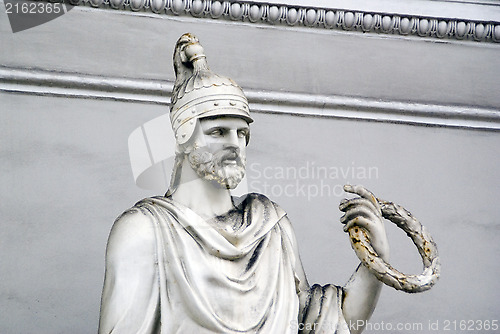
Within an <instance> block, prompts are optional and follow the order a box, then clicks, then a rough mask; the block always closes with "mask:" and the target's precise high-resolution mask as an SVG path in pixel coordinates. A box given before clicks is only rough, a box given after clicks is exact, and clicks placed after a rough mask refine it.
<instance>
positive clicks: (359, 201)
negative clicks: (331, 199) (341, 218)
mask: <svg viewBox="0 0 500 334" xmlns="http://www.w3.org/2000/svg"><path fill="white" fill-rule="evenodd" d="M357 206H366V207H368V208H370V209H371V210H373V212H375V213H376V214H378V213H379V212H378V210H377V207H375V205H373V203H372V202H371V201H369V200H367V199H366V198H353V199H345V200H342V201H341V202H340V204H339V210H340V211H343V212H346V211H347V210H350V209H352V208H355V207H357Z"/></svg>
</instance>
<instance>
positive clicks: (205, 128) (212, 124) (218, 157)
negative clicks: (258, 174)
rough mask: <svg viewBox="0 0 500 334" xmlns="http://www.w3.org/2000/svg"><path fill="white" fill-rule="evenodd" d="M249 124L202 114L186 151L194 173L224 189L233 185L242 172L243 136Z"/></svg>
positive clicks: (243, 155)
mask: <svg viewBox="0 0 500 334" xmlns="http://www.w3.org/2000/svg"><path fill="white" fill-rule="evenodd" d="M249 131H250V127H249V126H248V123H247V122H246V121H245V120H243V119H241V118H237V117H218V118H205V119H201V120H200V131H198V133H197V138H195V141H194V142H195V149H194V150H193V151H192V152H191V153H189V155H188V159H189V162H190V164H191V167H192V168H193V169H194V170H195V171H196V173H197V174H198V176H200V177H202V178H203V179H205V180H208V181H214V184H215V185H217V186H220V187H223V188H227V189H234V188H236V186H237V185H238V184H239V183H240V181H241V180H242V179H243V177H244V176H245V162H246V160H245V156H246V155H245V154H246V140H247V135H248V134H249Z"/></svg>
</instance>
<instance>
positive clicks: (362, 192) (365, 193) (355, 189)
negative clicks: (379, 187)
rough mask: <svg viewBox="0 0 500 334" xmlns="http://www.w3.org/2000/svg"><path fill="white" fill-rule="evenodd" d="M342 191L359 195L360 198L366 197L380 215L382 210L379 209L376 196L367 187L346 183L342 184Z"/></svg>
mask: <svg viewBox="0 0 500 334" xmlns="http://www.w3.org/2000/svg"><path fill="white" fill-rule="evenodd" d="M344 191H345V192H348V193H351V194H356V195H359V196H361V197H362V198H366V199H367V200H369V201H370V202H371V203H372V204H373V205H374V206H375V207H376V208H377V211H378V212H379V213H380V214H381V215H382V211H381V210H380V205H379V203H378V200H377V197H375V195H373V193H372V192H371V191H369V190H368V189H366V188H365V187H363V186H360V185H355V186H353V185H350V184H346V185H344Z"/></svg>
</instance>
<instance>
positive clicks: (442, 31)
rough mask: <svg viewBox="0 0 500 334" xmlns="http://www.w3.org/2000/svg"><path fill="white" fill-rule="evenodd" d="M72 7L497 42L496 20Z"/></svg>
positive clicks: (182, 0) (255, 8)
mask: <svg viewBox="0 0 500 334" xmlns="http://www.w3.org/2000/svg"><path fill="white" fill-rule="evenodd" d="M68 1H69V2H70V3H72V4H74V5H86V6H91V7H94V8H111V9H121V10H131V11H133V12H151V13H156V14H166V15H177V16H180V15H187V16H193V17H195V18H209V19H221V20H230V21H234V22H238V21H239V22H248V23H256V24H257V23H259V24H267V25H284V26H293V27H310V28H316V29H326V30H344V31H356V32H361V33H376V34H386V35H400V36H417V37H428V38H436V39H442V40H445V39H451V40H464V41H476V42H497V43H498V42H500V22H496V21H478V20H468V19H456V18H441V17H430V16H420V15H409V14H397V13H383V12H368V11H366V12H365V11H357V10H346V9H340V8H339V9H332V8H316V7H301V6H295V5H284V4H283V5H280V4H267V3H255V2H245V1H222V0H68Z"/></svg>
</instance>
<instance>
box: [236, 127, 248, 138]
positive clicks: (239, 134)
mask: <svg viewBox="0 0 500 334" xmlns="http://www.w3.org/2000/svg"><path fill="white" fill-rule="evenodd" d="M247 135H248V130H246V129H245V130H239V131H238V137H240V138H245V137H246V136H247Z"/></svg>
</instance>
